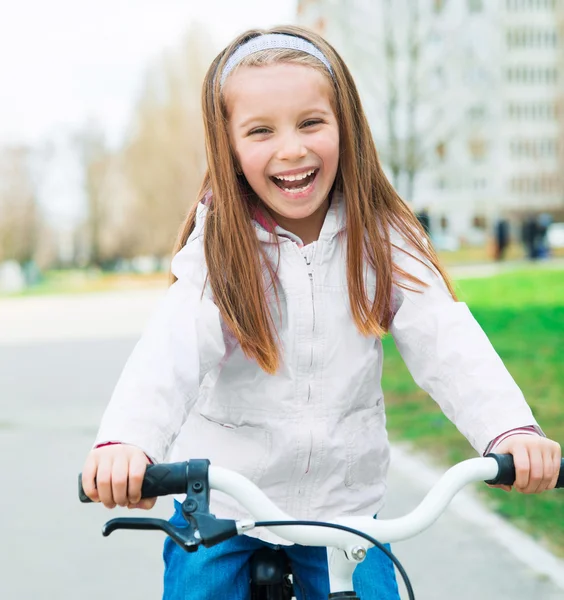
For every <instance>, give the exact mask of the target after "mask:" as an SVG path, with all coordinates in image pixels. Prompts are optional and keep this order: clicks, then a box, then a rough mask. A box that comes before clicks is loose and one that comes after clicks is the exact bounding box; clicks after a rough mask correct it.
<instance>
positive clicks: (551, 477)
mask: <svg viewBox="0 0 564 600" xmlns="http://www.w3.org/2000/svg"><path fill="white" fill-rule="evenodd" d="M492 452H495V453H496V454H512V455H513V460H514V461H515V484H514V487H515V489H516V490H517V491H518V492H521V493H523V494H538V493H539V492H544V491H545V490H551V489H553V488H554V487H555V485H556V481H557V479H558V474H559V472H560V460H561V456H562V452H561V449H560V444H557V443H556V442H553V441H552V440H549V439H547V438H544V437H541V436H540V435H526V434H525V435H521V434H516V435H512V436H511V437H508V438H506V439H504V440H503V441H502V442H501V443H500V444H498V445H497V446H495V447H494V448H493V450H492ZM491 487H499V488H501V489H503V490H505V491H506V492H510V491H511V488H512V486H510V485H494V486H491Z"/></svg>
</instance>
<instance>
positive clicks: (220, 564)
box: [163, 501, 400, 600]
mask: <svg viewBox="0 0 564 600" xmlns="http://www.w3.org/2000/svg"><path fill="white" fill-rule="evenodd" d="M175 506H176V512H175V514H174V516H173V517H172V519H171V520H170V522H171V523H173V524H175V525H185V524H186V522H185V520H184V517H183V515H182V511H181V508H180V503H179V502H176V501H175ZM264 546H270V547H273V546H272V545H271V544H266V543H265V542H261V541H260V540H257V539H255V538H251V537H249V536H238V537H235V538H232V539H230V540H227V541H226V542H222V543H221V544H218V545H217V546H213V547H212V548H204V547H203V546H200V548H199V549H198V551H197V552H192V553H189V552H185V551H184V550H182V548H180V547H179V546H178V545H177V544H175V543H174V542H173V541H172V540H171V539H170V538H167V539H166V541H165V545H164V553H163V557H164V562H165V573H164V595H163V600H217V599H218V598H225V599H226V600H248V599H249V577H250V568H249V559H250V557H251V554H252V553H253V552H254V551H255V550H258V549H259V548H263V547H264ZM388 547H389V546H388ZM284 551H285V552H286V554H287V555H288V557H289V559H290V562H291V565H292V573H293V575H294V587H295V593H296V597H297V600H327V598H328V596H329V574H328V570H327V551H326V550H325V548H318V547H308V546H299V545H297V544H296V545H294V546H284ZM353 583H354V588H355V591H356V593H357V595H358V596H359V597H360V598H361V600H399V598H400V597H399V592H398V586H397V583H396V576H395V572H394V568H393V565H392V562H391V561H390V559H389V558H388V557H387V556H386V555H385V554H384V553H383V552H381V551H380V550H378V548H371V549H370V550H368V552H367V555H366V558H365V559H364V561H363V562H362V563H360V564H359V565H358V567H357V568H356V569H355V572H354V577H353Z"/></svg>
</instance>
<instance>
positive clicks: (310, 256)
mask: <svg viewBox="0 0 564 600" xmlns="http://www.w3.org/2000/svg"><path fill="white" fill-rule="evenodd" d="M314 252H315V247H313V248H312V251H311V253H309V252H308V254H307V255H306V256H304V259H305V262H306V265H307V268H308V272H307V274H308V277H309V285H310V289H311V310H312V315H313V322H312V327H311V334H312V343H311V357H310V362H309V367H310V370H311V368H312V367H313V334H314V332H315V298H314V294H313V266H312V259H313V254H314ZM310 399H311V383H309V384H308V386H307V401H308V403H309V401H310ZM309 436H310V444H309V455H308V457H307V466H306V470H305V472H306V473H309V469H310V466H311V457H312V454H313V432H312V431H310V432H309Z"/></svg>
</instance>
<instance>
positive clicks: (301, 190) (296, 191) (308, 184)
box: [282, 181, 313, 194]
mask: <svg viewBox="0 0 564 600" xmlns="http://www.w3.org/2000/svg"><path fill="white" fill-rule="evenodd" d="M312 185H313V181H312V182H311V183H307V184H306V185H303V186H302V187H299V188H286V187H282V189H283V190H284V191H285V192H289V193H290V194H299V193H300V192H303V191H304V190H307V189H309V188H310V187H311V186H312Z"/></svg>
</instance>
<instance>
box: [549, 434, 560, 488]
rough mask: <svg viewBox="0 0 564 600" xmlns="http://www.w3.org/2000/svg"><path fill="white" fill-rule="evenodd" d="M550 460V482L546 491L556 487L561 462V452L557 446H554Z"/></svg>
mask: <svg viewBox="0 0 564 600" xmlns="http://www.w3.org/2000/svg"><path fill="white" fill-rule="evenodd" d="M550 460H551V464H552V468H553V473H552V479H551V480H550V484H549V486H548V488H547V489H549V490H553V489H554V488H555V487H556V483H557V482H558V477H559V476H560V466H561V461H562V451H561V450H560V446H559V445H558V444H556V448H555V449H554V450H553V452H552V456H551V459H550Z"/></svg>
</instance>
